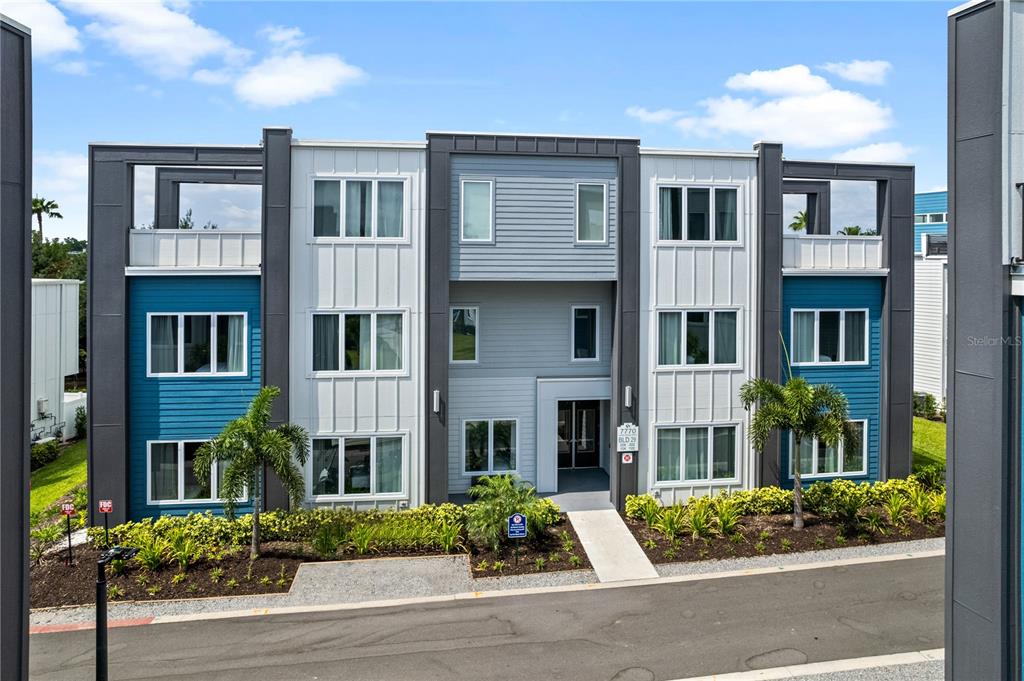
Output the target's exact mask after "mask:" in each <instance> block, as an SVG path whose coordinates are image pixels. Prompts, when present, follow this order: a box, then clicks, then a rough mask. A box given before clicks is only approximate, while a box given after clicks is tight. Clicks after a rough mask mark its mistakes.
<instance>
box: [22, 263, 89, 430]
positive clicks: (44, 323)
mask: <svg viewBox="0 0 1024 681" xmlns="http://www.w3.org/2000/svg"><path fill="white" fill-rule="evenodd" d="M80 285H81V282H79V281H77V280H74V279H33V280H32V331H31V336H32V358H31V376H32V392H31V394H30V395H29V398H30V405H29V412H30V414H31V423H32V438H33V439H38V438H43V437H50V436H53V435H55V434H56V433H57V431H61V432H62V433H63V435H64V438H65V439H67V438H68V437H70V436H71V435H73V434H74V433H73V432H72V431H73V430H74V420H72V421H71V423H66V419H65V409H64V379H65V377H67V376H73V375H74V374H77V373H78V290H79V286H80Z"/></svg>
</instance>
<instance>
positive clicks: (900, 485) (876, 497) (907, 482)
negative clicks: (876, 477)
mask: <svg viewBox="0 0 1024 681" xmlns="http://www.w3.org/2000/svg"><path fill="white" fill-rule="evenodd" d="M836 482H838V481H836ZM829 484H831V483H829ZM861 485H864V486H867V495H868V496H867V502H866V503H867V505H869V506H884V505H885V503H886V500H887V499H888V498H889V497H890V496H891V495H893V494H899V495H901V496H903V497H905V498H907V499H909V498H910V495H911V494H912V493H913V491H914V490H915V489H917V488H919V487H920V486H921V483H920V482H918V480H917V478H916V477H915V476H913V475H909V476H907V477H906V478H892V479H890V480H886V481H885V482H875V483H872V484H870V485H869V484H868V483H861Z"/></svg>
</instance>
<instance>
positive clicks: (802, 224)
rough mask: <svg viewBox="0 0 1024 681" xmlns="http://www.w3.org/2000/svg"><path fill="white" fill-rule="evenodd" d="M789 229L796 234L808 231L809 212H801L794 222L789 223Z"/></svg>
mask: <svg viewBox="0 0 1024 681" xmlns="http://www.w3.org/2000/svg"><path fill="white" fill-rule="evenodd" d="M789 228H790V229H791V230H793V231H794V232H802V231H804V230H805V229H807V211H805V210H802V211H799V212H798V213H797V214H796V215H794V216H793V221H792V222H791V223H789Z"/></svg>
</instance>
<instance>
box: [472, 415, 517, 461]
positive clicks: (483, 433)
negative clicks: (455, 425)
mask: <svg viewBox="0 0 1024 681" xmlns="http://www.w3.org/2000/svg"><path fill="white" fill-rule="evenodd" d="M518 452H519V420H518V419H515V418H509V419H483V418H481V419H466V420H464V421H463V422H462V470H463V472H464V473H465V474H466V475H482V474H486V473H511V472H514V471H516V470H517V469H518V466H519V462H518Z"/></svg>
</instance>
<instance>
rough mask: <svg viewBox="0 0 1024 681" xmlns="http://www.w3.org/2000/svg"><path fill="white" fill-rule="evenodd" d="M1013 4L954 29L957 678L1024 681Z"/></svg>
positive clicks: (950, 480) (952, 512)
mask: <svg viewBox="0 0 1024 681" xmlns="http://www.w3.org/2000/svg"><path fill="white" fill-rule="evenodd" d="M1003 12H1004V7H1003V3H1000V2H983V3H979V4H977V5H974V6H972V7H969V8H967V9H964V10H963V11H961V12H959V13H957V14H954V15H953V16H951V17H950V18H949V25H948V28H949V43H948V49H949V87H948V96H949V126H948V135H949V137H948V150H949V151H948V161H949V282H950V286H949V311H950V315H949V331H948V333H949V345H948V348H949V349H948V352H949V358H948V366H949V375H948V393H947V400H948V407H949V410H948V414H949V420H948V424H947V433H948V440H947V445H946V446H947V480H946V482H947V495H948V497H947V500H948V508H947V518H948V521H947V530H946V627H945V629H946V678H947V679H1015V678H1020V677H1019V673H1020V669H1019V668H1018V667H1019V665H1014V664H1011V661H1012V660H1013V659H1014V658H1015V656H1016V651H1017V650H1018V649H1019V640H1020V635H1019V630H1018V626H1017V622H1016V618H1015V617H1014V616H1013V613H1014V611H1015V610H1016V603H1017V602H1018V600H1019V590H1018V588H1017V585H1016V583H1015V580H1016V573H1015V571H1014V569H1013V565H1014V563H1015V557H1014V555H1013V554H1014V553H1015V552H1017V551H1018V550H1019V541H1018V539H1017V537H1015V536H1013V534H1012V533H1013V532H1015V531H1016V523H1015V522H1014V520H1013V516H1014V515H1015V513H1016V512H1017V508H1016V507H1015V506H1014V503H1013V502H1014V490H1015V489H1016V488H1017V481H1016V480H1014V479H1013V478H1011V475H1010V474H1011V472H1012V471H1013V470H1014V468H1015V467H1013V466H1011V465H1010V460H1011V459H1019V458H1020V456H1021V451H1020V446H1019V442H1015V441H1014V432H1015V429H1014V426H1013V425H1012V421H1013V420H1014V419H1017V418H1020V415H1019V413H1015V412H1013V411H1012V407H1013V404H1014V400H1013V399H1012V398H1011V395H1012V393H1013V392H1014V391H1019V390H1020V385H1019V383H1018V382H1017V380H1015V379H1016V374H1015V369H1014V367H1015V363H1014V360H1013V358H1012V353H1019V352H1021V348H1020V347H1016V346H1014V345H1012V344H1006V343H1002V342H998V339H1002V338H1004V337H1007V336H1009V335H1010V334H1012V333H1013V331H1014V329H1015V328H1017V325H1015V324H1011V323H1010V320H1011V315H1012V314H1014V313H1015V312H1019V310H1015V307H1014V305H1013V304H1012V298H1011V296H1010V289H1009V286H1010V283H1009V282H1010V278H1009V267H1008V264H1007V263H1006V261H1005V259H1004V253H1003V229H1004V225H1003V222H1002V211H1003V208H1004V206H1003V204H1002V197H1003V194H1002V191H1003V190H1004V188H1003V187H1002V186H1001V185H1002V179H1003V178H1002V165H1001V164H1002V154H1003V151H1004V149H1003V144H1004V143H1005V142H1004V140H1003V137H1002V134H1001V133H1002V107H1001V103H1002V97H1003V82H1002V79H1003V60H1004V55H1003V49H1002V47H1003V33H1004V26H1003ZM978 339H982V340H981V341H980V342H979V340H978ZM990 339H991V340H990ZM1018 536H1019V535H1018Z"/></svg>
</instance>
